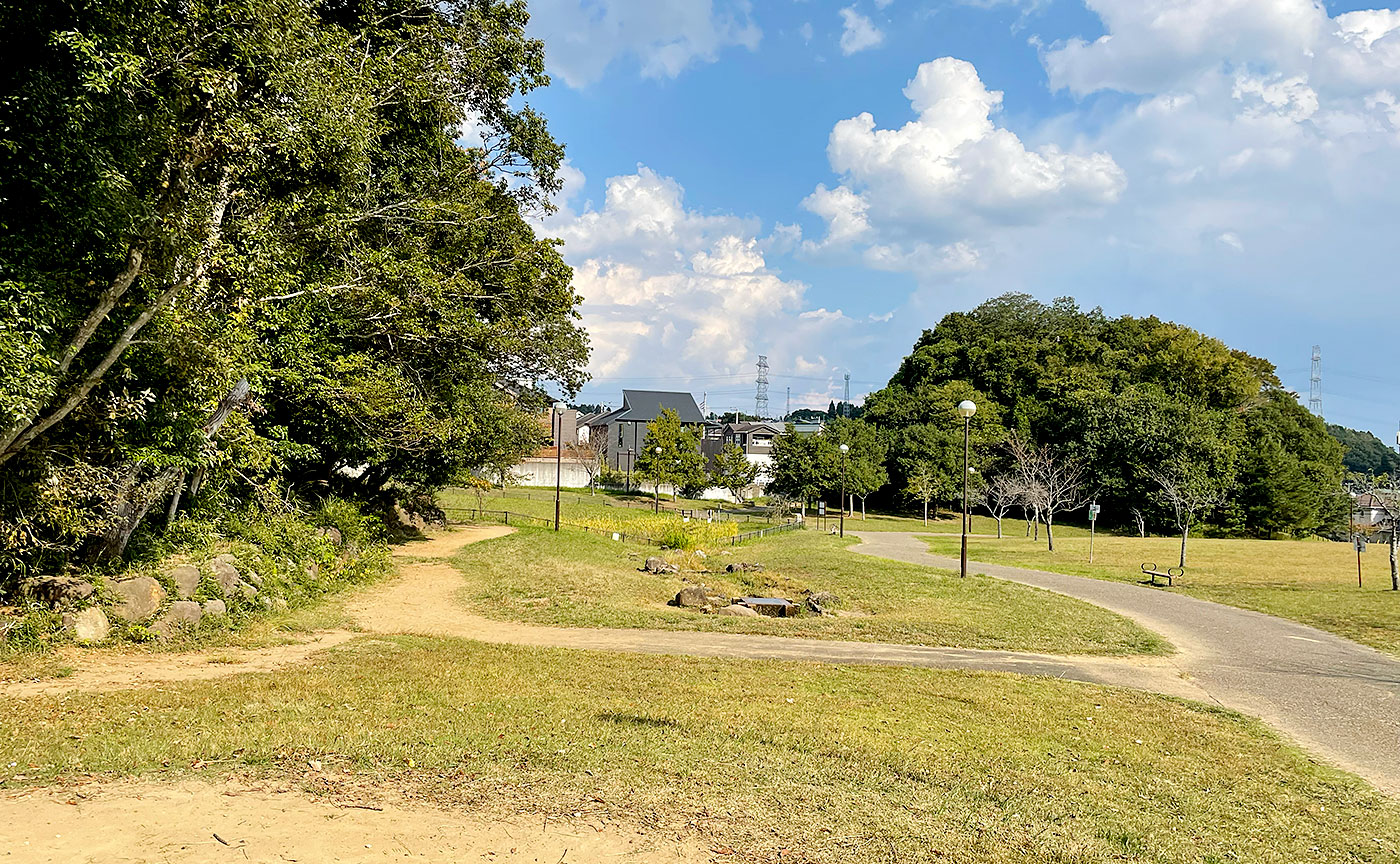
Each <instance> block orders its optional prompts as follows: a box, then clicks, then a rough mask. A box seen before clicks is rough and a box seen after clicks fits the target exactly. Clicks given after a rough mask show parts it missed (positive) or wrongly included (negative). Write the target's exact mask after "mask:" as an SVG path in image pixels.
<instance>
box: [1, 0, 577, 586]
mask: <svg viewBox="0 0 1400 864" xmlns="http://www.w3.org/2000/svg"><path fill="white" fill-rule="evenodd" d="M11 11H12V14H7V15H6V16H4V18H3V22H0V41H3V43H4V44H7V45H23V46H25V50H26V61H25V62H24V63H22V64H21V63H10V64H5V66H4V69H3V71H0V76H3V79H2V80H3V83H0V89H3V92H4V94H5V98H4V99H3V100H0V310H3V311H0V477H2V478H3V480H0V591H3V589H4V587H5V585H6V584H12V582H13V579H14V577H16V576H17V575H19V574H21V573H23V572H26V571H28V570H33V569H40V570H52V569H56V568H60V567H62V566H63V565H64V564H65V563H74V562H100V561H103V560H110V559H113V558H115V557H117V556H120V555H121V554H122V553H123V551H124V550H125V549H126V548H127V545H128V543H129V541H130V540H131V538H132V536H133V534H134V533H135V532H138V531H139V530H143V528H144V529H148V530H161V528H162V527H163V525H164V524H166V523H169V522H173V521H175V520H178V519H179V518H180V517H181V515H182V514H184V513H186V512H189V511H190V510H191V509H195V510H198V509H201V508H202V509H204V510H205V511H206V512H219V511H221V510H223V509H226V508H228V507H244V506H276V507H282V508H287V507H295V506H296V502H297V501H299V500H305V499H307V498H316V497H324V496H327V495H330V494H340V495H345V496H352V497H355V498H359V499H362V500H367V501H371V502H376V503H378V504H381V505H386V506H387V505H388V504H390V503H393V502H397V501H404V500H412V499H414V498H415V497H416V496H419V495H421V494H423V493H424V492H427V491H430V490H432V489H433V488H434V487H436V486H438V485H441V484H443V483H446V482H449V481H450V480H452V479H453V478H455V477H458V476H460V475H462V474H463V473H464V472H465V471H467V470H470V469H473V468H480V467H482V466H485V465H492V464H507V463H511V462H513V461H515V460H517V459H518V458H519V456H520V455H522V454H523V453H526V452H528V451H529V450H531V449H533V448H535V447H537V446H538V445H539V443H540V435H539V431H538V427H537V424H536V423H535V420H534V418H533V414H534V413H535V412H536V411H537V410H538V409H539V408H540V407H542V406H543V405H544V404H546V401H545V399H544V397H543V396H542V395H541V394H540V393H539V392H538V391H537V390H536V389H535V387H534V386H533V385H532V383H530V382H535V381H554V382H558V383H559V384H560V385H561V386H562V387H563V389H565V390H567V391H570V392H573V391H576V390H577V388H578V387H579V386H581V384H582V382H583V380H584V375H583V373H582V371H581V367H582V365H583V363H584V361H585V360H586V356H587V341H586V337H585V335H584V333H583V332H582V330H581V329H580V328H579V326H578V324H577V312H576V305H577V302H578V298H577V297H576V296H575V294H574V292H573V290H572V287H571V278H572V274H571V271H570V269H569V268H568V267H567V266H566V265H565V264H564V263H563V261H562V259H561V258H560V256H559V255H558V253H557V250H556V248H555V244H554V243H553V242H551V241H547V240H541V239H540V238H537V237H536V236H535V234H534V232H533V230H532V229H531V227H530V224H529V223H528V222H527V217H528V216H529V215H530V214H532V213H536V212H539V211H540V210H541V209H542V208H545V207H546V206H547V204H546V202H547V200H548V196H549V195H550V194H551V193H552V192H553V191H554V190H556V189H557V188H558V187H559V177H558V171H559V168H560V165H561V162H562V158H563V150H562V148H561V147H560V145H559V144H557V143H556V142H555V141H554V140H553V139H552V138H551V137H550V135H549V133H548V131H547V129H546V127H545V124H544V121H543V119H542V118H541V117H539V116H538V115H537V114H536V113H535V112H533V111H532V110H531V109H530V108H529V107H528V105H527V104H526V103H525V102H524V99H523V97H524V95H525V94H526V93H528V92H529V91H531V90H533V89H535V88H537V87H539V86H542V85H544V84H545V83H547V78H546V77H545V75H544V72H543V69H544V65H543V50H542V46H541V44H540V43H539V42H537V41H534V40H531V39H528V38H526V37H525V35H524V33H525V24H526V20H527V16H526V13H525V10H524V4H523V3H521V2H517V0H444V2H441V3H435V4H431V5H423V4H420V3H413V2H405V0H350V2H340V3H333V4H316V3H304V4H295V3H293V4H288V3H282V2H276V0H238V2H233V3H228V2H212V0H193V2H186V3H181V4H180V5H179V7H178V9H177V8H176V7H175V6H172V5H171V4H169V3H168V2H164V0H133V2H128V3H123V4H119V5H118V4H112V3H105V4H104V3H103V2H98V3H96V4H92V3H89V4H83V5H81V6H72V5H64V4H54V3H39V4H30V5H28V6H25V7H23V8H22V9H21V8H19V7H16V8H15V9H14V10H11ZM464 124H470V125H471V126H472V128H474V129H477V130H481V131H482V133H483V135H484V139H483V140H484V144H483V146H479V147H472V148H467V149H464V148H463V147H461V146H459V145H458V144H457V143H456V139H457V138H458V137H459V135H460V132H461V129H462V128H463V126H464ZM153 512H158V513H163V514H164V515H165V519H163V520H158V521H157V520H152V519H150V518H148V517H149V515H150V514H151V513H153ZM153 523H154V524H153Z"/></svg>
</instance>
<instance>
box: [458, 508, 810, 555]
mask: <svg viewBox="0 0 1400 864" xmlns="http://www.w3.org/2000/svg"><path fill="white" fill-rule="evenodd" d="M443 515H445V516H446V517H447V521H448V523H449V524H454V525H455V524H462V523H467V522H500V523H501V524H503V525H510V524H516V525H541V526H544V527H545V528H553V527H554V520H553V519H551V518H549V517H547V516H532V515H530V514H528V513H513V512H511V511H510V510H482V509H478V508H476V507H446V508H444V509H443ZM559 526H560V527H561V528H569V529H571V530H574V531H583V532H585V533H587V534H598V535H600V536H603V537H611V538H612V539H614V540H618V541H621V542H624V543H627V542H631V543H642V544H645V545H647V546H657V547H664V546H665V545H666V544H665V541H663V540H658V539H657V538H655V537H648V536H647V535H645V534H636V533H629V532H627V531H610V530H607V529H604V528H595V527H594V526H592V525H580V524H578V523H577V522H565V521H563V520H560V522H559ZM801 527H802V523H801V522H785V523H783V524H781V525H772V526H769V527H767V528H760V529H758V530H757V531H748V532H745V533H743V534H736V535H734V536H733V537H726V538H724V540H722V541H720V542H721V544H723V543H724V542H725V541H728V544H729V545H730V546H738V545H739V544H740V543H743V542H744V541H746V540H757V539H759V538H760V537H767V536H769V535H772V534H780V533H782V532H784V531H795V530H797V529H798V528H801Z"/></svg>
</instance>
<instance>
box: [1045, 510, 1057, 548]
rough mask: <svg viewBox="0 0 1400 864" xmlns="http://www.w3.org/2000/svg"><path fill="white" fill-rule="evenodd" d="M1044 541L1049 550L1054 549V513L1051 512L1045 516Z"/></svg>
mask: <svg viewBox="0 0 1400 864" xmlns="http://www.w3.org/2000/svg"><path fill="white" fill-rule="evenodd" d="M1045 541H1046V543H1048V544H1049V546H1050V551H1051V552H1054V551H1055V514H1054V513H1051V514H1050V515H1049V516H1046V517H1045Z"/></svg>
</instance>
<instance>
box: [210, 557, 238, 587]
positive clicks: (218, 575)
mask: <svg viewBox="0 0 1400 864" xmlns="http://www.w3.org/2000/svg"><path fill="white" fill-rule="evenodd" d="M209 569H210V570H211V571H213V573H214V578H215V579H217V580H219V587H220V588H222V589H223V590H224V593H225V594H228V593H229V592H231V591H233V590H234V589H235V588H237V587H238V584H239V583H240V582H242V581H243V574H242V573H239V572H238V559H237V558H235V557H233V556H232V555H227V554H225V555H220V556H218V557H217V558H215V559H214V560H213V561H210V562H209Z"/></svg>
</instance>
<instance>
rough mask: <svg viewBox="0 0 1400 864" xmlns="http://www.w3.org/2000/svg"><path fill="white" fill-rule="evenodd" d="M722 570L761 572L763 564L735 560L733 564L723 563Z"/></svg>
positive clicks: (729, 571) (728, 571) (727, 571)
mask: <svg viewBox="0 0 1400 864" xmlns="http://www.w3.org/2000/svg"><path fill="white" fill-rule="evenodd" d="M724 572H726V573H762V572H763V565H762V564H749V563H746V562H743V561H738V562H735V563H733V564H726V565H724Z"/></svg>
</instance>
